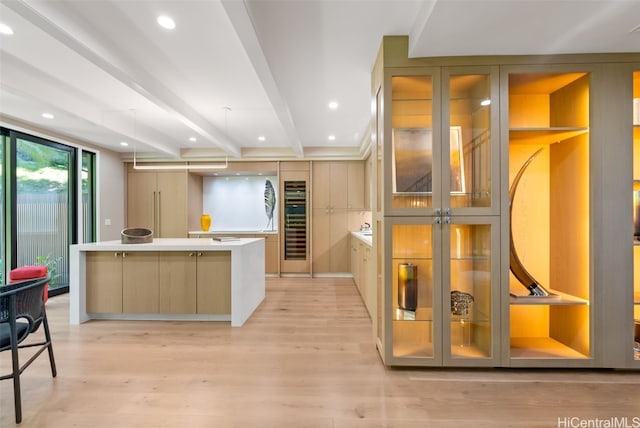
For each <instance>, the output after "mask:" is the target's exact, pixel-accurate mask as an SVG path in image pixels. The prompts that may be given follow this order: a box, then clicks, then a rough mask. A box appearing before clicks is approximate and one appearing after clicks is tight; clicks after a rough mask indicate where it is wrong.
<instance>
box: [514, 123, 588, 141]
mask: <svg viewBox="0 0 640 428" xmlns="http://www.w3.org/2000/svg"><path fill="white" fill-rule="evenodd" d="M587 132H589V128H583V127H554V128H511V129H509V142H510V143H513V144H545V145H546V144H554V143H558V142H560V141H563V140H567V139H569V138H573V137H575V136H578V135H581V134H585V133H587Z"/></svg>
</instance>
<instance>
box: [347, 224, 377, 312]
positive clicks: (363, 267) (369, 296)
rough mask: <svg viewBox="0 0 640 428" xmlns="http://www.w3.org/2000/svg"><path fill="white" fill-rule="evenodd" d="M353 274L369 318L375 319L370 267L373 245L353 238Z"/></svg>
mask: <svg viewBox="0 0 640 428" xmlns="http://www.w3.org/2000/svg"><path fill="white" fill-rule="evenodd" d="M350 239H351V246H350V248H351V274H352V275H353V282H354V283H355V284H356V288H357V289H358V292H359V293H360V297H361V298H362V302H363V303H364V305H365V307H366V308H367V312H369V316H371V317H373V314H374V307H373V306H374V302H375V291H374V290H373V289H372V288H373V281H371V280H370V279H369V267H370V259H371V245H369V244H366V243H364V242H362V241H361V240H360V239H358V238H355V237H354V236H353V235H352V236H351V238H350Z"/></svg>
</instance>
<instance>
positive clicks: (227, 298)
mask: <svg viewBox="0 0 640 428" xmlns="http://www.w3.org/2000/svg"><path fill="white" fill-rule="evenodd" d="M196 257H197V262H196V267H197V269H196V282H197V287H196V288H197V296H198V297H197V299H196V311H197V313H198V314H212V315H224V314H230V313H231V253H230V252H227V251H202V252H198V253H197V255H196Z"/></svg>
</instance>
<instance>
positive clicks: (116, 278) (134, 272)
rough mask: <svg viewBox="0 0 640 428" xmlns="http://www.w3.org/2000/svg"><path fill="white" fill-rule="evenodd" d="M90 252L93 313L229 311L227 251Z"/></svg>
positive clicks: (90, 307)
mask: <svg viewBox="0 0 640 428" xmlns="http://www.w3.org/2000/svg"><path fill="white" fill-rule="evenodd" d="M86 257H87V260H86V266H87V272H86V285H87V287H86V289H87V312H89V313H105V314H117V313H125V314H156V313H160V314H207V315H229V314H230V313H231V252H229V251H158V252H156V251H131V252H111V251H95V252H94V251H90V252H87V256H86Z"/></svg>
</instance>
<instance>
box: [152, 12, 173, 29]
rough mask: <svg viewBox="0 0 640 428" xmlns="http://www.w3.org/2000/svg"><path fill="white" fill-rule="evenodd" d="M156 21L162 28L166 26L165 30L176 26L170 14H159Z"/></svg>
mask: <svg viewBox="0 0 640 428" xmlns="http://www.w3.org/2000/svg"><path fill="white" fill-rule="evenodd" d="M157 21H158V25H160V26H161V27H162V28H166V29H167V30H173V29H174V28H176V23H175V21H174V20H173V19H172V18H171V17H170V16H167V15H160V16H159V17H158V19H157Z"/></svg>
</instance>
